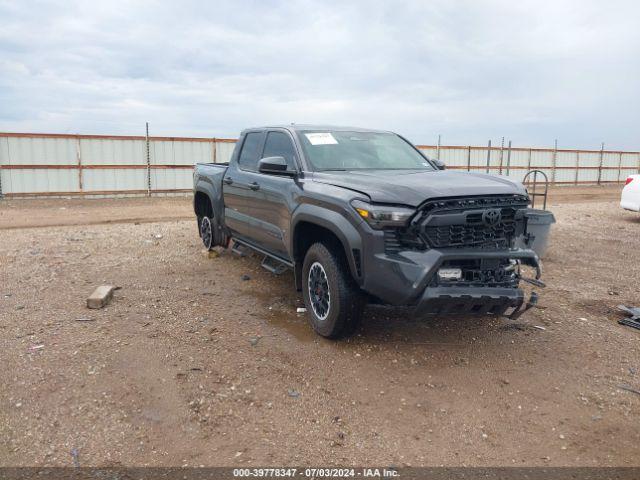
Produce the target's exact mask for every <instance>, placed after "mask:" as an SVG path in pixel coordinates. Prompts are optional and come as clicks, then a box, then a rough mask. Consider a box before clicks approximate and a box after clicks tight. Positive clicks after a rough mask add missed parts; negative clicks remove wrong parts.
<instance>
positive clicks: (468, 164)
mask: <svg viewBox="0 0 640 480" xmlns="http://www.w3.org/2000/svg"><path fill="white" fill-rule="evenodd" d="M470 171H471V145H469V146H468V147H467V172H470Z"/></svg>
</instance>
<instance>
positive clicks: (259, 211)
mask: <svg viewBox="0 0 640 480" xmlns="http://www.w3.org/2000/svg"><path fill="white" fill-rule="evenodd" d="M266 157H283V158H284V159H285V160H286V161H287V167H288V170H289V171H294V172H295V171H298V154H297V152H296V148H295V146H294V143H293V139H292V138H291V135H290V134H289V133H288V132H287V131H286V130H269V131H268V132H267V134H266V138H265V142H264V149H263V151H262V155H261V158H266ZM249 176H250V183H251V184H252V185H253V188H255V190H254V191H253V194H252V195H251V196H250V197H248V201H249V210H250V212H251V215H252V217H253V227H252V229H251V231H250V236H251V239H252V241H253V243H255V244H256V245H258V246H260V247H262V248H264V249H265V250H267V251H269V252H270V253H273V254H275V255H277V256H279V257H281V258H284V259H287V260H289V259H290V256H289V253H288V251H287V245H288V243H289V242H288V239H289V236H290V232H289V227H290V225H291V211H292V209H293V207H292V202H293V198H294V195H295V191H296V190H297V189H298V188H299V187H298V185H297V183H296V180H295V178H293V177H292V176H291V175H282V174H268V173H260V172H257V171H256V172H255V173H253V172H252V173H250V174H249Z"/></svg>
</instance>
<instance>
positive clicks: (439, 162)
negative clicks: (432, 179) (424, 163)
mask: <svg viewBox="0 0 640 480" xmlns="http://www.w3.org/2000/svg"><path fill="white" fill-rule="evenodd" d="M431 161H432V162H433V163H434V164H435V165H436V168H437V169H438V170H444V169H445V167H446V166H445V164H444V162H443V161H442V160H437V159H432V160H431Z"/></svg>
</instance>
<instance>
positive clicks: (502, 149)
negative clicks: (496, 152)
mask: <svg viewBox="0 0 640 480" xmlns="http://www.w3.org/2000/svg"><path fill="white" fill-rule="evenodd" d="M503 158H504V137H502V142H501V143H500V169H499V170H498V173H499V174H500V175H502V159H503Z"/></svg>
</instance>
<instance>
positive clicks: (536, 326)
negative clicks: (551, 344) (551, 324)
mask: <svg viewBox="0 0 640 480" xmlns="http://www.w3.org/2000/svg"><path fill="white" fill-rule="evenodd" d="M533 328H537V329H538V330H546V328H544V327H542V326H540V325H534V326H533Z"/></svg>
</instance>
